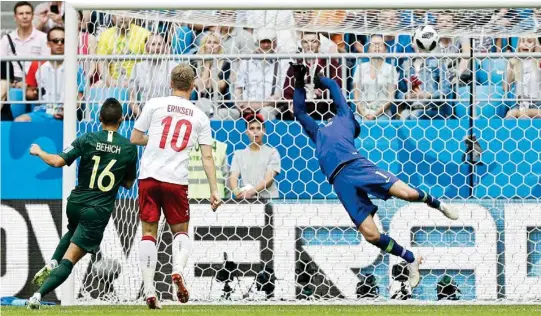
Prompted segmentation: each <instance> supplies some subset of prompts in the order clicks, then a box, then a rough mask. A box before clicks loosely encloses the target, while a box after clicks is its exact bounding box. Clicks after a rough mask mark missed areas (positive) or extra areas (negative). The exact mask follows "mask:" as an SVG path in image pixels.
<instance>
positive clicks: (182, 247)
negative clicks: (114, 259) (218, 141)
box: [130, 64, 222, 309]
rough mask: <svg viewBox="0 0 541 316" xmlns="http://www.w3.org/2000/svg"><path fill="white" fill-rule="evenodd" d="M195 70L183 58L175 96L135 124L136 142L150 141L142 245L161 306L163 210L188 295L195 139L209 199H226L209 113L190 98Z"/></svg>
mask: <svg viewBox="0 0 541 316" xmlns="http://www.w3.org/2000/svg"><path fill="white" fill-rule="evenodd" d="M194 81H195V72H194V70H193V68H192V67H191V66H190V65H186V64H180V65H178V66H176V67H175V68H174V69H173V71H172V73H171V88H172V90H173V93H172V95H171V96H167V97H161V98H153V99H150V100H149V101H148V102H147V103H146V104H145V106H144V107H143V111H142V112H141V115H140V116H139V118H138V119H137V121H136V122H135V125H134V129H133V131H132V134H131V138H130V140H131V142H132V143H133V144H136V145H141V146H145V151H144V153H143V157H142V158H141V163H140V167H139V218H140V219H141V224H142V229H143V237H142V239H141V243H140V246H139V255H140V260H141V269H142V274H143V283H144V288H143V293H144V295H145V298H146V301H147V305H148V307H149V308H150V309H157V308H161V306H160V303H159V301H158V299H157V297H156V289H155V287H154V274H155V272H156V263H157V260H158V253H157V247H156V240H157V234H158V223H159V221H160V214H161V212H162V211H163V213H164V215H165V219H166V221H167V223H168V224H169V227H170V228H171V231H172V233H173V273H172V275H171V279H172V281H173V284H174V286H175V288H176V294H177V298H178V300H179V301H180V302H181V303H186V302H187V301H188V299H189V293H188V289H187V287H186V283H185V280H184V277H183V274H182V271H183V270H184V267H185V266H186V262H187V261H188V256H189V253H190V249H191V243H192V242H191V240H190V238H189V237H188V225H189V221H190V204H189V201H188V163H189V161H190V152H191V150H192V148H193V146H194V145H196V144H198V145H199V147H200V149H201V156H202V160H203V168H204V169H205V173H206V174H207V179H208V183H209V188H210V204H211V208H212V210H214V211H215V210H216V209H217V208H218V207H219V206H220V204H221V203H222V200H221V198H220V194H219V193H218V188H217V184H216V168H215V165H214V159H213V156H212V145H213V143H214V140H213V139H212V132H211V128H210V120H209V118H208V117H207V116H206V115H205V113H203V111H201V110H200V109H199V108H198V107H196V106H195V105H194V104H193V103H192V102H190V101H189V98H190V94H191V92H192V91H193V89H194Z"/></svg>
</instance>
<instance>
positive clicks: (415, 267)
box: [408, 256, 423, 289]
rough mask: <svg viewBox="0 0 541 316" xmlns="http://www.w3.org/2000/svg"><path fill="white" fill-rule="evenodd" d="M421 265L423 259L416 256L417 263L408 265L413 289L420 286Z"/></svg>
mask: <svg viewBox="0 0 541 316" xmlns="http://www.w3.org/2000/svg"><path fill="white" fill-rule="evenodd" d="M421 263H423V257H421V256H415V261H413V262H412V263H410V264H409V265H408V271H409V282H410V286H411V288H412V289H413V288H414V287H416V286H417V285H419V281H421V273H420V272H419V266H420V265H421Z"/></svg>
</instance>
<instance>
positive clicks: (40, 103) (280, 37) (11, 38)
mask: <svg viewBox="0 0 541 316" xmlns="http://www.w3.org/2000/svg"><path fill="white" fill-rule="evenodd" d="M329 12H333V13H332V14H333V16H332V18H343V19H346V18H347V19H348V20H350V21H365V23H368V24H370V25H371V26H372V28H371V29H379V30H382V33H373V34H365V35H359V34H352V33H333V32H316V31H315V30H313V31H295V30H274V29H269V28H257V29H252V28H243V27H231V26H223V25H208V24H182V23H177V22H172V21H168V20H163V21H160V20H156V19H137V18H134V17H131V16H123V15H112V14H109V13H104V12H98V11H80V12H78V16H79V22H80V23H79V31H80V32H79V46H78V52H79V54H80V55H88V56H89V58H87V59H84V60H82V61H81V62H80V67H79V75H78V86H79V98H80V105H79V113H78V116H79V119H89V120H90V119H95V115H96V114H97V110H98V108H99V104H100V101H101V100H103V99H105V98H106V97H111V96H113V97H116V98H117V99H119V100H121V102H122V103H123V104H124V106H125V114H126V119H135V118H137V116H138V115H139V113H140V112H141V109H142V107H144V104H145V102H146V101H147V100H148V99H150V98H152V97H158V96H165V95H167V94H168V93H169V92H170V89H169V77H168V75H169V73H170V71H171V69H172V68H173V67H174V66H175V65H176V64H177V63H179V62H189V63H191V65H192V66H193V67H194V69H195V71H196V74H197V81H196V87H195V90H194V92H193V94H192V99H193V100H194V101H195V102H196V103H197V105H198V106H200V107H201V108H202V109H203V110H204V111H205V112H206V113H207V115H209V116H210V117H211V118H212V119H214V120H237V119H239V118H241V117H246V116H247V115H250V114H253V113H255V112H257V113H258V114H261V116H262V117H263V118H264V119H265V120H274V119H279V120H291V119H293V115H292V102H291V100H292V98H293V87H294V78H293V76H292V70H291V68H290V65H289V62H290V61H294V62H296V61H302V62H305V63H306V64H308V65H309V69H310V71H309V78H307V81H306V82H307V86H306V88H307V90H308V98H309V99H310V100H309V101H310V102H309V105H308V109H309V111H310V112H311V115H312V116H313V117H314V118H316V119H327V118H329V117H332V115H333V113H334V112H335V110H336V109H335V107H334V105H333V104H332V102H331V101H330V100H329V96H328V95H327V94H326V93H324V92H323V91H320V90H318V89H314V88H313V77H314V74H315V73H316V72H317V73H323V74H324V75H326V76H329V77H331V78H333V79H335V80H336V81H337V82H338V83H339V84H340V85H341V86H342V87H343V91H344V93H345V94H346V96H347V98H348V100H349V101H350V105H351V108H352V110H353V111H355V113H356V115H357V116H358V118H359V119H364V120H376V119H378V120H398V119H402V120H411V119H459V118H462V117H467V116H468V115H469V112H468V106H469V104H470V102H471V100H470V95H471V94H472V92H473V94H475V96H476V98H477V102H476V103H475V104H476V106H477V109H476V112H475V114H474V115H477V116H487V117H501V118H536V117H540V115H541V114H540V113H541V112H540V111H541V110H540V109H541V107H540V106H541V102H540V101H541V89H540V88H541V62H540V60H539V58H499V57H498V55H494V57H486V56H485V57H480V58H475V59H470V58H465V57H464V58H453V57H441V56H442V55H440V56H439V57H423V58H421V57H400V58H399V57H388V58H383V57H377V54H379V53H416V52H419V49H418V48H417V47H416V45H415V43H414V42H412V32H410V31H407V32H402V33H401V32H400V30H411V29H414V27H416V26H420V25H424V24H430V25H433V26H434V27H435V28H436V29H437V30H453V29H460V28H461V27H463V28H467V27H468V25H467V24H468V23H477V27H479V26H480V24H483V25H486V26H487V27H488V28H491V29H494V28H495V27H498V28H500V29H505V28H506V27H515V26H517V25H531V26H532V27H533V29H534V30H537V25H539V24H541V23H540V21H541V9H499V10H491V11H483V12H485V16H482V17H472V18H471V19H464V15H462V14H459V13H457V12H455V11H450V10H449V11H441V10H440V11H438V12H431V11H427V10H382V11H379V10H366V11H359V12H358V13H357V15H356V16H353V17H351V16H346V15H347V13H345V11H329ZM487 12H488V13H487ZM216 14H222V15H223V14H225V13H224V12H217V13H216ZM306 14H307V15H306V16H305V15H304V13H303V12H302V11H296V12H295V15H294V16H295V22H296V23H297V24H298V25H303V23H309V19H310V17H309V16H308V13H306ZM325 14H329V16H330V14H331V13H325ZM342 15H343V16H342ZM329 16H327V17H326V18H330V17H329ZM323 17H325V16H323ZM320 18H321V17H320ZM471 20H474V22H471ZM307 21H308V22H307ZM367 21H368V22H367ZM2 26H3V27H2V40H1V51H0V53H1V55H2V56H10V55H19V56H29V55H31V56H48V55H63V54H64V46H65V33H64V4H63V2H61V1H52V2H43V3H29V2H3V3H2ZM481 26H482V25H481ZM386 33H387V34H388V33H393V34H394V35H386ZM455 33H457V32H455ZM458 33H460V32H458ZM464 34H467V33H464ZM537 35H539V32H537ZM540 40H541V37H535V36H524V37H494V36H490V35H486V36H477V37H474V38H470V37H467V36H445V35H442V36H441V38H440V39H439V43H438V46H437V47H436V49H435V50H434V53H436V54H437V53H443V54H454V53H462V54H465V56H470V55H474V54H479V53H500V52H511V53H512V52H521V53H533V52H541V43H540ZM296 53H317V54H320V55H321V56H322V57H321V58H313V59H310V58H304V59H297V58H296V57H295V54H296ZM347 53H359V54H365V53H369V54H371V55H370V57H357V56H356V57H355V58H354V57H351V55H348V54H347ZM119 54H120V55H141V56H143V55H163V54H172V55H178V56H179V58H178V59H175V58H169V59H165V58H156V59H145V60H124V61H107V60H104V59H99V58H92V56H95V55H119ZM250 54H258V55H259V54H260V55H263V56H262V57H258V58H243V56H248V55H250ZM275 54H281V55H284V54H287V55H289V56H291V57H290V58H287V59H284V58H275V57H273V55H275ZM325 54H327V55H328V54H334V55H332V56H333V58H328V57H325ZM339 54H344V57H338V58H336V56H338V55H339ZM197 55H205V56H209V55H212V57H214V58H211V59H196V58H190V56H197ZM221 55H223V56H228V57H221ZM232 55H234V56H236V57H232ZM63 69H64V66H63V62H61V61H33V62H28V61H20V62H2V95H1V97H2V119H3V120H15V121H25V122H35V121H43V120H54V119H62V118H63V94H64V93H63V87H64V76H63Z"/></svg>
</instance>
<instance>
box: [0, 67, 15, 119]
mask: <svg viewBox="0 0 541 316" xmlns="http://www.w3.org/2000/svg"><path fill="white" fill-rule="evenodd" d="M13 77H14V72H13V64H12V63H10V62H7V61H2V62H0V109H1V119H2V121H12V120H13V115H12V114H11V106H10V105H9V104H7V103H6V100H7V96H8V93H9V87H10V86H11V84H12V83H13Z"/></svg>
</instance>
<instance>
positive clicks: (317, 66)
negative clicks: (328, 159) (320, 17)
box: [284, 32, 342, 120]
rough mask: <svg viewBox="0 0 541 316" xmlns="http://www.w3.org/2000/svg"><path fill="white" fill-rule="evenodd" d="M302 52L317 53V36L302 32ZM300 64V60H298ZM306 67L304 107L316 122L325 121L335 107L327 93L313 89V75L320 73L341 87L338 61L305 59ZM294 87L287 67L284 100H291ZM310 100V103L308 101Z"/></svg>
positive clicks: (292, 78)
mask: <svg viewBox="0 0 541 316" xmlns="http://www.w3.org/2000/svg"><path fill="white" fill-rule="evenodd" d="M301 44H302V52H303V53H307V54H310V53H314V54H317V53H319V52H320V51H319V48H320V41H319V36H318V34H317V33H315V32H304V33H303V35H302V40H301ZM299 62H302V60H299ZM306 65H307V67H308V78H306V79H305V82H306V83H307V84H306V93H307V96H306V99H307V102H306V107H307V112H308V113H309V114H310V116H311V117H313V118H314V119H316V120H327V119H329V118H331V117H333V116H334V113H336V106H335V105H334V104H332V102H331V101H330V97H329V96H328V95H327V93H325V94H324V93H323V91H321V90H320V89H314V82H313V81H314V75H315V74H316V73H322V74H323V75H324V76H326V77H329V78H331V79H334V80H335V81H336V82H337V83H338V85H339V86H342V78H341V76H340V75H341V68H340V64H339V63H338V60H336V59H331V60H330V62H329V60H328V59H326V58H317V59H306ZM294 87H295V78H294V77H293V67H291V66H290V67H289V69H288V70H287V74H286V79H285V82H284V98H285V99H287V100H293V94H294V91H295V89H294ZM310 100H312V101H310Z"/></svg>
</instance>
